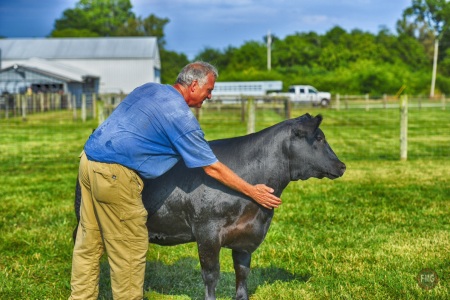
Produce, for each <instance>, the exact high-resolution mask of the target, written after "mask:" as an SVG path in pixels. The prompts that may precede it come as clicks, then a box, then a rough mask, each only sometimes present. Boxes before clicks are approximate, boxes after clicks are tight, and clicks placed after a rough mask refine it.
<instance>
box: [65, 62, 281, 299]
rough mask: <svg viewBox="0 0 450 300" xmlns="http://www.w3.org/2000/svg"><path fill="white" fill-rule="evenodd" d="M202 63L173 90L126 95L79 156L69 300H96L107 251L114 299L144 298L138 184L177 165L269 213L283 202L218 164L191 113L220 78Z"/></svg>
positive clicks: (151, 87) (150, 87) (185, 72)
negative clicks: (201, 174) (195, 170)
mask: <svg viewBox="0 0 450 300" xmlns="http://www.w3.org/2000/svg"><path fill="white" fill-rule="evenodd" d="M217 76H218V72H217V70H216V68H215V67H214V66H212V65H210V64H208V63H205V62H194V63H191V64H189V65H187V66H186V67H184V68H183V69H182V70H181V72H180V74H179V75H178V78H177V81H176V83H175V84H174V85H173V86H170V85H162V84H156V83H148V84H144V85H143V86H140V87H138V88H136V89H135V90H134V91H133V92H131V93H130V94H129V95H128V96H127V97H126V98H125V99H124V100H123V101H122V103H121V104H120V105H119V106H118V107H117V108H116V109H115V110H114V112H113V113H112V114H111V116H110V117H109V118H108V119H106V120H105V122H103V124H102V125H100V126H99V128H97V129H96V130H95V132H94V133H93V134H92V135H91V136H90V137H89V139H88V141H87V142H86V144H85V146H84V152H83V153H82V155H81V160H80V168H79V181H80V185H81V193H82V202H81V207H80V224H79V226H78V232H77V237H76V242H75V246H74V251H73V261H72V279H71V288H72V293H71V296H70V299H97V296H98V282H99V274H100V268H99V265H100V262H99V260H100V258H101V256H102V254H103V252H104V251H105V250H106V253H107V255H108V261H109V265H110V268H111V286H112V290H113V297H114V299H127V300H129V299H142V298H143V285H144V274H145V262H146V261H145V258H146V253H147V250H148V232H147V227H146V221H147V211H146V210H145V208H144V205H143V203H142V195H141V192H142V189H143V181H142V179H141V177H145V178H155V177H158V176H160V175H162V174H164V173H165V172H166V171H167V170H169V169H170V168H171V167H172V166H173V165H175V163H177V162H178V161H179V160H180V159H183V160H184V163H185V164H186V166H187V167H189V168H197V167H202V168H203V169H204V171H205V172H206V174H208V175H209V176H211V177H213V178H215V179H217V180H218V181H220V182H222V183H223V184H225V185H227V186H228V187H230V188H233V189H235V190H237V191H239V192H242V193H243V194H245V195H247V196H249V197H251V198H252V199H254V200H255V201H256V202H258V203H259V204H260V205H262V206H264V207H266V208H273V207H278V205H280V204H281V200H280V199H279V198H278V197H276V196H274V195H273V194H272V193H273V189H271V188H269V187H267V186H266V185H264V184H257V185H251V184H249V183H247V182H246V181H244V180H243V179H241V178H240V177H239V176H237V175H236V174H235V173H234V172H233V171H231V170H230V169H229V168H228V167H226V166H225V165H224V164H222V163H220V162H219V161H218V160H217V158H216V157H215V155H214V153H213V152H212V151H211V149H210V147H209V145H208V143H207V142H206V141H205V139H204V133H203V131H202V130H201V128H200V125H199V124H198V122H197V120H196V119H195V116H194V115H193V113H192V112H191V110H190V108H189V107H201V106H202V103H203V101H204V100H206V99H210V98H211V92H212V90H213V89H214V84H215V81H216V79H217Z"/></svg>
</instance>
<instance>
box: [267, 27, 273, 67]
mask: <svg viewBox="0 0 450 300" xmlns="http://www.w3.org/2000/svg"><path fill="white" fill-rule="evenodd" d="M271 50H272V36H271V35H270V30H269V32H268V33H267V70H269V71H270V69H271V68H272V61H271V60H272V51H271Z"/></svg>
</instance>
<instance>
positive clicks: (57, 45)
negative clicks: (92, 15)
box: [0, 37, 161, 94]
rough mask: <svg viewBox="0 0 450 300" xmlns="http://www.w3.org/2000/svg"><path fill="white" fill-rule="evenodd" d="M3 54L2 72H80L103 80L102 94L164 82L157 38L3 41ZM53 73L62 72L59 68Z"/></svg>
mask: <svg viewBox="0 0 450 300" xmlns="http://www.w3.org/2000/svg"><path fill="white" fill-rule="evenodd" d="M0 51H1V52H0V70H1V69H7V68H11V67H14V66H23V67H25V68H26V67H32V68H39V67H40V71H48V70H45V68H46V67H45V65H47V66H58V69H60V70H62V69H72V70H74V69H76V70H77V73H78V74H83V73H84V74H85V75H86V76H96V77H98V78H99V84H98V92H99V93H100V94H104V93H125V94H128V93H130V92H131V91H132V90H133V89H134V88H136V87H137V86H139V85H142V84H144V83H147V82H158V83H159V82H160V81H161V62H160V56H159V49H158V43H157V39H156V38H155V37H108V38H30V39H0ZM36 58H37V59H38V60H36ZM37 61H38V62H39V66H37ZM45 62H47V64H45ZM42 68H43V69H42ZM52 71H53V72H52V73H53V74H55V72H56V74H57V73H58V71H57V68H54V69H53V70H52ZM81 77H83V75H81Z"/></svg>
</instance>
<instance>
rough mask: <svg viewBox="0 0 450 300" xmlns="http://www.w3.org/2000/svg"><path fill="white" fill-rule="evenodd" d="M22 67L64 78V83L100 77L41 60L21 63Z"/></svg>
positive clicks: (78, 69) (33, 59)
mask: <svg viewBox="0 0 450 300" xmlns="http://www.w3.org/2000/svg"><path fill="white" fill-rule="evenodd" d="M20 66H22V67H28V68H30V69H35V70H39V72H40V73H43V74H47V75H49V76H52V77H58V78H62V79H63V80H64V81H78V82H82V81H83V78H84V77H87V76H89V77H99V75H98V74H93V73H92V72H88V71H86V70H82V69H80V68H75V67H72V66H68V65H64V64H60V63H56V62H52V61H48V60H45V59H41V58H31V59H30V60H28V61H26V62H24V63H21V64H20Z"/></svg>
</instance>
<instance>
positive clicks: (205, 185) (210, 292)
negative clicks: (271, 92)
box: [75, 114, 345, 299]
mask: <svg viewBox="0 0 450 300" xmlns="http://www.w3.org/2000/svg"><path fill="white" fill-rule="evenodd" d="M321 122H322V117H321V116H320V115H318V116H316V117H312V116H310V115H309V114H305V115H303V116H301V117H298V118H296V119H291V120H287V121H284V122H281V123H279V124H276V125H274V126H272V127H269V128H266V129H264V130H262V131H260V132H257V133H254V134H250V135H246V136H242V137H236V138H230V139H223V140H216V141H212V142H211V143H210V145H211V148H212V150H213V151H214V153H215V154H216V156H217V158H218V159H219V160H220V161H221V162H223V163H224V164H225V165H227V166H228V167H230V168H231V169H232V170H234V171H235V172H236V173H237V174H238V175H239V176H241V177H242V178H244V179H245V180H247V181H248V182H249V183H252V184H257V183H265V184H267V185H268V186H270V187H272V188H273V189H274V190H275V192H274V194H275V195H277V196H280V195H281V193H282V192H283V190H284V188H285V187H286V186H287V185H288V183H289V182H290V181H295V180H299V179H301V180H306V179H308V178H311V177H315V178H324V177H327V178H330V179H335V178H338V177H340V176H342V175H343V174H344V172H345V164H344V163H342V162H341V161H340V160H339V159H338V158H337V156H336V155H335V154H334V152H333V150H332V149H331V148H330V146H329V145H328V143H327V142H326V140H325V135H324V134H323V132H322V130H320V129H319V125H320V123H321ZM144 186H145V188H144V191H143V194H142V199H143V202H144V205H145V207H146V208H147V210H148V211H149V218H148V221H147V227H148V230H149V240H150V242H151V243H155V244H159V245H177V244H183V243H189V242H197V245H198V255H199V258H200V264H201V270H202V276H203V281H204V283H205V299H215V288H216V285H217V282H218V280H219V275H220V270H219V268H220V265H219V251H220V249H221V247H226V248H230V249H232V257H233V262H234V269H235V272H236V299H248V292H247V282H246V280H247V276H248V274H249V272H250V260H251V255H252V253H253V251H255V250H256V249H257V248H258V246H259V245H260V244H261V243H262V241H263V240H264V237H265V236H266V233H267V231H268V230H269V226H270V222H271V220H272V217H273V213H274V210H268V209H265V208H263V207H262V206H260V205H259V204H257V203H256V202H255V201H253V200H252V199H250V198H248V197H246V196H244V195H242V194H240V193H238V192H235V191H234V190H231V189H229V188H228V187H226V186H224V185H222V184H221V183H219V182H218V181H216V180H215V179H213V178H211V177H209V176H208V175H206V173H205V172H204V171H203V169H202V168H197V169H188V168H187V167H186V166H185V165H184V163H183V162H182V161H181V162H179V163H178V164H176V165H175V166H174V167H173V168H172V169H171V170H170V171H168V172H167V173H165V174H164V175H162V176H160V177H158V178H157V179H153V180H145V181H144ZM76 198H77V199H76V201H75V202H76V203H75V208H76V211H77V217H78V218H79V216H78V208H79V202H80V196H79V193H78V196H77V197H76Z"/></svg>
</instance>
